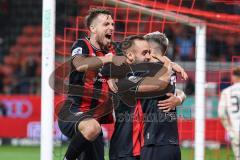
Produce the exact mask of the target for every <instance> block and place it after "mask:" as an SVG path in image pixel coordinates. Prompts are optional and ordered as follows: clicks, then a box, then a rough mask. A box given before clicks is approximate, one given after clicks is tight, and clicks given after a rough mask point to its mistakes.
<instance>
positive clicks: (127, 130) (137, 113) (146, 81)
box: [109, 36, 171, 160]
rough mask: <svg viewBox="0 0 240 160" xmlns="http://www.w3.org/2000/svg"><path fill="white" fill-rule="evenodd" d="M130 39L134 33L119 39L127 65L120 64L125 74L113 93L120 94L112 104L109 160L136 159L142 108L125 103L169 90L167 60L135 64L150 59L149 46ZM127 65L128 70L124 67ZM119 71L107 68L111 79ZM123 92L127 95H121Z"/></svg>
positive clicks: (138, 102)
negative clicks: (113, 108) (113, 119)
mask: <svg viewBox="0 0 240 160" xmlns="http://www.w3.org/2000/svg"><path fill="white" fill-rule="evenodd" d="M134 38H137V36H131V37H128V38H127V40H125V41H124V42H122V44H123V45H125V46H126V48H127V49H124V47H122V49H123V52H125V54H126V57H127V62H128V64H131V65H129V66H128V67H124V66H120V68H121V67H122V72H123V71H124V70H125V71H126V72H129V73H128V74H126V73H125V74H123V75H124V76H123V78H122V79H119V81H118V82H117V86H118V93H117V95H118V96H119V97H120V103H119V105H118V106H116V107H115V117H116V122H115V128H114V133H113V136H112V138H111V142H110V152H109V156H110V159H111V160H137V159H139V158H140V149H141V132H142V129H141V126H142V118H143V115H142V107H141V102H140V101H139V100H138V101H137V103H136V104H134V105H133V104H131V103H130V104H129V102H131V101H132V102H134V100H135V99H137V98H144V97H145V98H146V97H152V96H154V95H156V96H159V95H164V94H165V93H167V92H169V91H170V90H171V87H168V86H167V85H166V84H168V78H169V72H167V69H166V68H167V65H170V63H169V64H167V63H166V64H161V63H159V64H156V63H139V62H147V61H149V60H150V56H149V51H148V50H149V49H150V48H149V46H148V43H147V42H146V40H145V39H140V40H139V39H137V40H134ZM129 39H132V40H133V42H132V43H131V44H127V42H128V41H129ZM126 41H127V42H126ZM128 43H129V42H128ZM124 50H125V51H124ZM137 63H139V64H137ZM165 65H166V66H165ZM128 68H131V69H129V70H128ZM122 72H121V70H120V69H119V70H118V69H115V68H114V67H112V68H111V73H112V75H111V76H112V78H116V77H115V74H116V75H118V74H119V73H120V74H122ZM117 78H119V77H117ZM170 86H171V85H170ZM153 91H154V92H153ZM126 95H127V97H125V96H126ZM129 105H133V106H129Z"/></svg>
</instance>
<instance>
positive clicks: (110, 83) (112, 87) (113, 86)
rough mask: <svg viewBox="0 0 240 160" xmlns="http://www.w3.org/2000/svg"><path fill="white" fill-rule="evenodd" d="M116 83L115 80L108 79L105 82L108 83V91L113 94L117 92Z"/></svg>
mask: <svg viewBox="0 0 240 160" xmlns="http://www.w3.org/2000/svg"><path fill="white" fill-rule="evenodd" d="M116 82H117V79H109V80H108V81H107V83H108V87H109V88H110V90H111V91H112V92H113V93H117V91H118V87H117V85H116Z"/></svg>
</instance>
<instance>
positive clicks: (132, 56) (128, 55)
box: [126, 51, 135, 63]
mask: <svg viewBox="0 0 240 160" xmlns="http://www.w3.org/2000/svg"><path fill="white" fill-rule="evenodd" d="M126 56H127V59H128V60H129V61H130V62H131V63H132V62H133V61H134V57H135V56H134V53H133V52H131V51H129V52H127V53H126Z"/></svg>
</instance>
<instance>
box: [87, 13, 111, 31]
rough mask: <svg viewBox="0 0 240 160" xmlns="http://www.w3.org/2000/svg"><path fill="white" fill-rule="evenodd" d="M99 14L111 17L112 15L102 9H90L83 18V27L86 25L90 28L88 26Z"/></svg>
mask: <svg viewBox="0 0 240 160" xmlns="http://www.w3.org/2000/svg"><path fill="white" fill-rule="evenodd" d="M99 14H105V15H109V16H112V13H111V12H110V11H109V10H106V9H104V8H92V9H90V10H89V11H88V15H87V16H86V17H85V25H86V27H87V28H90V25H91V24H92V21H93V20H94V19H95V18H96V17H97V16H98V15H99Z"/></svg>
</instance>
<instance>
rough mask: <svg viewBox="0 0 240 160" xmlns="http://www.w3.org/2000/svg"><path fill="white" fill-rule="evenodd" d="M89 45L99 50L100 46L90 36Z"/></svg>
mask: <svg viewBox="0 0 240 160" xmlns="http://www.w3.org/2000/svg"><path fill="white" fill-rule="evenodd" d="M89 41H90V43H91V44H92V45H93V46H94V47H95V48H97V49H101V47H100V45H99V44H98V43H97V41H96V39H95V38H94V37H92V36H90V39H89Z"/></svg>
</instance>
